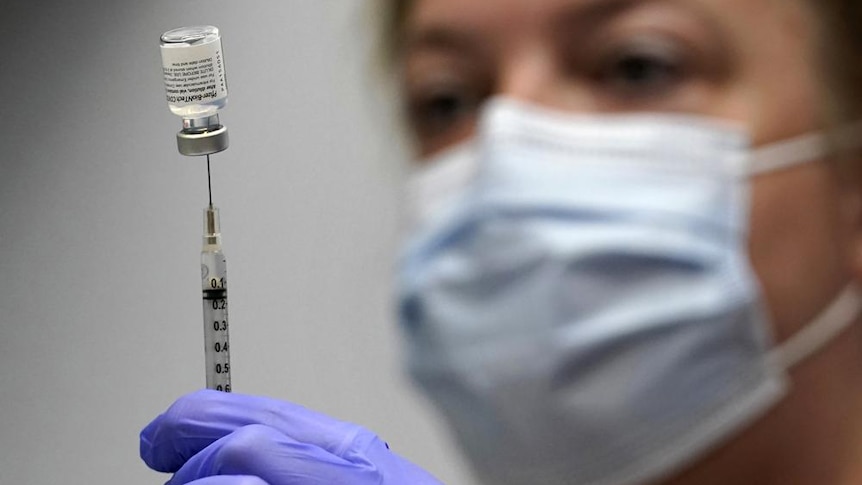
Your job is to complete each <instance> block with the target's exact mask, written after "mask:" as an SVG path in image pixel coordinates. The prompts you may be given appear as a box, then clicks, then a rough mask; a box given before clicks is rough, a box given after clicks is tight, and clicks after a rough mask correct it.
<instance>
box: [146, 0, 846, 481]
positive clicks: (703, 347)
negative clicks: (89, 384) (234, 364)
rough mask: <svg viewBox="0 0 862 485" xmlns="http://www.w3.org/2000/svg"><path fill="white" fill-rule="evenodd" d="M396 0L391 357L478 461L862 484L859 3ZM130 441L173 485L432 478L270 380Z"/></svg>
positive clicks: (613, 472) (549, 475) (186, 403)
mask: <svg viewBox="0 0 862 485" xmlns="http://www.w3.org/2000/svg"><path fill="white" fill-rule="evenodd" d="M387 3H388V7H387V8H389V9H390V11H391V12H392V15H391V19H392V21H391V24H390V29H389V31H390V36H389V37H390V41H391V46H392V49H391V50H392V54H393V57H394V59H395V66H396V71H397V72H398V73H400V75H401V76H402V79H403V85H404V94H405V99H406V107H407V109H406V113H407V120H408V124H409V127H410V128H411V133H412V135H413V138H414V140H415V142H416V148H417V152H418V157H417V158H419V159H421V160H422V163H421V168H420V170H419V171H420V173H419V174H418V175H417V176H416V178H415V180H414V181H413V182H411V188H410V190H411V192H412V194H413V195H414V198H413V201H414V204H413V209H412V211H411V215H412V217H413V222H414V225H413V234H414V237H413V238H412V239H411V241H410V243H409V244H408V245H407V247H406V249H405V252H404V255H403V257H402V260H401V268H400V274H399V285H400V288H401V321H402V325H403V327H404V329H405V334H406V336H407V341H408V342H409V345H410V347H409V361H410V362H409V363H410V370H411V374H412V375H413V377H414V378H415V380H416V381H417V382H418V383H419V384H420V385H421V386H422V387H423V388H424V389H425V390H426V391H428V392H429V395H430V396H431V397H432V398H433V399H434V400H435V402H436V403H437V404H438V405H439V406H440V408H441V409H442V411H443V412H444V414H445V415H446V416H447V417H448V418H449V419H450V421H451V422H452V424H453V429H454V431H455V433H456V435H457V436H458V438H459V441H460V443H461V445H462V446H463V448H464V450H465V451H466V452H467V454H468V456H469V457H470V458H471V460H472V462H473V464H474V465H475V468H476V471H477V474H478V475H479V476H480V477H481V478H483V479H484V481H486V482H487V483H494V484H501V483H502V484H505V483H590V484H616V483H661V484H691V485H701V484H713V483H715V484H727V483H745V484H748V483H752V484H779V483H780V484H801V485H806V484H856V483H862V386H860V385H859V382H860V381H861V380H860V378H862V334H860V327H859V325H857V324H856V323H857V322H858V318H859V313H860V306H862V304H860V301H862V297H860V293H859V290H858V289H857V288H856V286H855V284H854V281H855V280H856V279H858V278H859V275H860V274H862V246H860V243H859V241H860V238H859V236H860V234H862V232H860V230H862V192H860V189H862V187H860V185H859V179H858V172H857V169H856V167H855V163H856V162H858V160H856V159H857V158H858V156H856V155H855V153H856V152H857V151H858V150H856V149H857V148H859V147H858V144H859V143H858V140H859V139H860V135H859V134H858V133H857V131H858V130H859V129H860V128H859V126H858V125H854V124H853V122H856V121H857V120H859V119H860V118H862V115H860V111H862V62H860V61H859V60H858V59H857V58H856V54H857V53H858V52H862V34H860V29H859V28H858V26H859V25H862V2H859V1H857V0H820V1H814V0H811V1H810V2H806V1H803V0H787V1H781V2H779V1H771V0H756V1H752V0H677V1H675V0H415V1H406V0H402V1H395V0H392V1H390V2H387ZM190 437H191V438H190ZM141 439H142V441H141V455H142V457H143V458H144V459H145V461H146V462H147V463H148V464H149V465H150V466H151V467H153V468H155V469H158V470H161V471H169V472H176V473H175V475H174V478H173V480H172V481H171V483H190V482H193V481H194V483H195V484H206V483H229V484H239V483H261V481H263V482H264V483H270V484H271V485H282V484H292V483H375V484H376V483H387V484H389V483H392V484H396V483H397V484H400V483H410V484H414V483H436V481H435V480H434V479H433V478H432V477H430V476H429V475H428V474H426V473H425V472H423V471H421V470H420V469H418V468H417V467H416V466H414V465H412V464H410V463H408V462H406V461H404V460H403V459H400V458H399V457H397V455H395V454H393V453H391V452H390V451H389V450H388V447H387V446H385V443H382V442H381V441H380V440H379V439H377V438H376V437H375V436H374V435H373V434H371V433H369V432H368V431H366V430H364V429H362V428H360V427H357V426H355V425H351V424H348V423H341V422H337V421H334V420H331V419H329V418H326V417H324V416H320V415H317V414H315V413H312V412H310V411H307V410H304V409H301V408H298V407H296V406H293V405H290V404H287V403H278V402H274V401H271V400H267V399H263V398H255V397H249V396H237V395H224V394H219V393H213V392H206V391H205V392H199V393H195V394H192V395H190V396H186V397H184V398H181V399H180V401H178V402H177V403H176V404H175V405H174V406H173V407H172V408H171V409H170V410H169V411H168V412H167V413H166V414H165V415H163V416H161V417H159V418H157V419H156V420H155V421H154V422H153V423H151V424H150V425H149V426H148V427H147V428H146V429H145V430H144V431H143V432H142V435H141ZM217 440H218V441H217ZM228 475H233V476H228ZM240 475H241V476H240ZM196 480H197V481H196Z"/></svg>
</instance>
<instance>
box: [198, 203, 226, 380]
mask: <svg viewBox="0 0 862 485" xmlns="http://www.w3.org/2000/svg"><path fill="white" fill-rule="evenodd" d="M203 239H204V240H203V242H204V244H203V250H202V251H201V289H202V292H203V293H202V295H203V315H204V356H205V366H206V382H207V388H209V389H215V390H217V391H226V392H230V390H231V382H230V339H229V338H228V331H229V326H230V324H229V321H228V299H227V259H226V258H225V256H224V253H223V252H222V249H221V234H220V232H219V217H218V209H216V208H215V207H213V206H209V207H207V208H206V209H205V210H204V238H203Z"/></svg>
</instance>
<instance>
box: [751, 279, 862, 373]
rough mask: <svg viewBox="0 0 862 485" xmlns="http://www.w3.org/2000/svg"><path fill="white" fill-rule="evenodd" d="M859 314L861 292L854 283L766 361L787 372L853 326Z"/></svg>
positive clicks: (861, 304) (861, 298) (861, 301)
mask: <svg viewBox="0 0 862 485" xmlns="http://www.w3.org/2000/svg"><path fill="white" fill-rule="evenodd" d="M860 312H862V292H860V288H859V287H858V286H857V285H856V284H855V283H850V284H848V285H847V286H846V287H845V288H844V289H843V290H842V291H841V293H840V294H839V295H838V296H837V297H836V298H835V300H833V301H832V303H830V304H829V306H828V307H826V308H825V309H824V310H823V311H822V312H820V314H819V315H818V316H817V317H816V318H815V319H814V320H812V321H811V322H810V323H808V325H806V326H805V327H803V328H802V329H801V330H799V331H798V332H796V334H794V335H793V336H791V337H790V338H789V339H787V340H786V341H784V343H782V344H781V345H779V346H778V347H776V348H775V349H774V350H773V351H772V352H770V353H769V356H768V357H767V358H768V359H769V361H770V363H771V364H772V365H774V366H776V367H778V368H779V369H784V370H788V369H791V368H793V367H794V366H795V365H797V364H799V363H800V362H802V361H803V360H805V359H806V358H808V357H810V356H811V355H812V354H814V353H815V352H817V351H818V350H820V349H821V348H823V347H825V346H826V344H828V343H829V342H831V341H832V340H833V339H835V338H836V337H838V335H840V334H841V333H842V332H843V331H844V330H845V329H847V328H848V327H850V326H851V325H852V324H853V323H854V322H856V319H857V318H858V317H859V314H860Z"/></svg>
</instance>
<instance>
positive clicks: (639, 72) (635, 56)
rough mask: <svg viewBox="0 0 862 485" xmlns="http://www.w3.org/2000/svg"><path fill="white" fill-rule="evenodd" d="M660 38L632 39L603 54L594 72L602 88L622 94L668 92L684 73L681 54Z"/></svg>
mask: <svg viewBox="0 0 862 485" xmlns="http://www.w3.org/2000/svg"><path fill="white" fill-rule="evenodd" d="M664 44H665V43H663V42H636V43H633V44H630V45H628V46H625V47H622V48H620V49H616V50H614V51H613V52H611V53H610V54H608V55H607V56H605V57H604V59H603V61H602V62H601V63H600V67H599V70H598V72H597V76H596V77H597V78H598V79H597V80H598V82H599V83H601V86H602V88H603V89H607V90H610V91H611V92H612V93H613V94H615V95H618V96H621V97H624V98H641V97H644V98H645V97H649V98H654V97H660V96H664V95H668V94H671V93H672V91H673V89H674V88H676V87H677V86H678V85H679V84H681V82H682V81H683V79H684V77H685V69H684V67H685V66H684V63H683V61H682V59H681V58H682V56H681V55H680V54H679V52H677V50H676V49H675V48H673V47H672V46H668V45H664Z"/></svg>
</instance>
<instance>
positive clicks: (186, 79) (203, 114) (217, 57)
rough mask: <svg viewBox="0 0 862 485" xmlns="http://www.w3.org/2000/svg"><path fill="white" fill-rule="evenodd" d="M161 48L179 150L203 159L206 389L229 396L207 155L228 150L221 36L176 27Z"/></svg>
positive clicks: (221, 272)
mask: <svg viewBox="0 0 862 485" xmlns="http://www.w3.org/2000/svg"><path fill="white" fill-rule="evenodd" d="M160 42H161V44H160V45H161V53H162V71H163V73H164V77H165V93H166V99H167V101H168V106H169V107H170V110H171V112H172V113H174V114H176V115H177V116H180V117H182V119H183V125H182V126H183V128H182V130H180V132H179V133H177V149H178V150H179V152H180V153H181V154H183V155H186V156H190V157H198V156H202V155H206V157H207V185H208V187H209V205H207V207H206V208H205V209H204V236H203V249H202V250H201V285H202V288H203V308H204V355H205V365H206V380H207V387H208V388H210V389H215V390H217V391H226V392H230V390H231V384H230V354H229V351H230V344H229V342H228V318H227V272H226V267H227V262H226V260H225V257H224V253H223V252H222V248H221V230H220V228H219V226H220V223H219V212H218V209H217V208H216V207H215V206H214V205H213V196H212V182H211V178H210V155H211V154H213V153H218V152H221V151H223V150H226V149H227V147H228V143H229V140H228V133H227V128H226V127H225V126H224V125H222V124H221V122H220V121H219V111H220V110H221V109H222V108H224V107H225V106H226V105H227V95H228V93H227V80H226V79H225V65H224V55H223V52H222V44H221V34H220V33H219V29H218V28H217V27H214V26H212V25H198V26H191V27H180V28H178V29H173V30H169V31H167V32H165V33H164V34H162V36H161V39H160ZM190 93H191V94H190Z"/></svg>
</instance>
